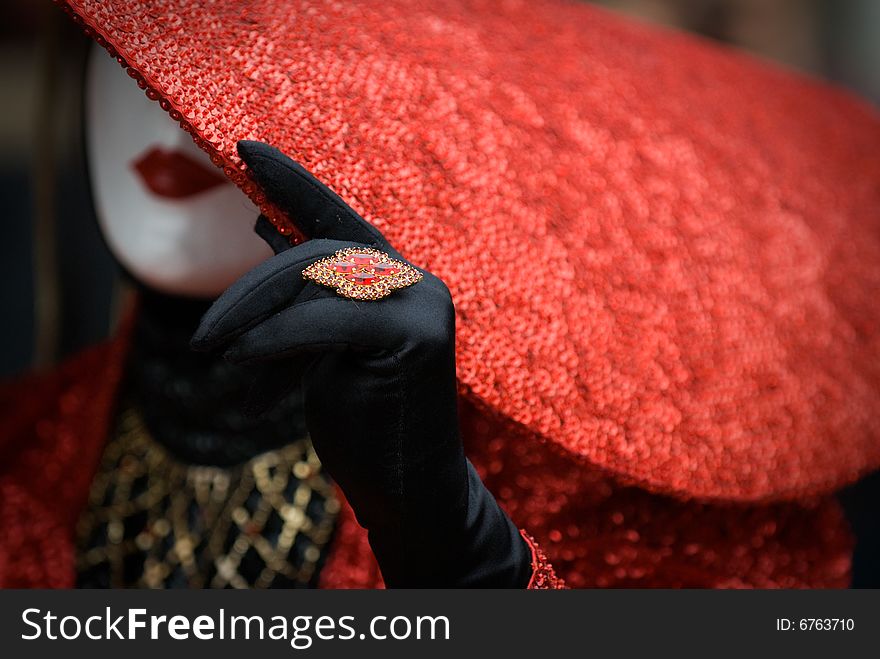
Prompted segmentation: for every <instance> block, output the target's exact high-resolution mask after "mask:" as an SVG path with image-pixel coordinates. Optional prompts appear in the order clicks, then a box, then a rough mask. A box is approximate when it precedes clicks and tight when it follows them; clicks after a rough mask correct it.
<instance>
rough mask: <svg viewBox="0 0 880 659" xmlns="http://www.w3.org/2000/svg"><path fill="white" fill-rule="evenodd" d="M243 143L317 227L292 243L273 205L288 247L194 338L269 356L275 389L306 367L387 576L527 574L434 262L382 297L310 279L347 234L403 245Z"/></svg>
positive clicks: (337, 469) (326, 457)
mask: <svg viewBox="0 0 880 659" xmlns="http://www.w3.org/2000/svg"><path fill="white" fill-rule="evenodd" d="M238 151H239V154H240V155H241V157H242V159H243V160H244V161H245V163H247V165H248V168H249V169H250V172H251V174H252V176H253V177H254V179H255V180H256V181H257V182H258V183H259V184H260V185H261V187H262V188H263V190H264V192H265V193H266V195H267V197H268V199H269V200H270V201H272V203H274V204H275V205H276V206H277V207H278V208H280V209H281V210H283V211H284V212H285V213H286V214H287V215H288V217H290V218H292V219H294V220H295V221H296V222H297V224H298V226H299V228H300V229H301V230H302V232H303V233H304V234H305V235H306V236H307V237H308V238H310V240H307V241H306V242H304V243H303V244H302V245H299V246H296V247H293V248H289V245H288V244H286V241H283V240H278V239H277V237H274V236H272V235H271V233H270V232H269V233H267V231H266V227H267V226H268V223H267V222H266V221H265V219H261V221H260V222H259V223H258V229H259V232H260V233H261V235H263V236H264V237H265V238H267V239H268V240H269V242H270V244H272V246H273V248H274V249H275V250H276V251H280V250H284V251H281V252H280V253H279V254H278V255H277V256H275V257H273V258H271V259H269V260H268V261H266V262H265V263H263V264H261V265H260V266H258V267H257V268H255V269H254V270H252V271H251V272H249V273H248V274H246V275H245V276H244V277H242V278H241V279H240V280H239V281H237V282H236V283H234V284H233V285H232V286H231V287H230V288H229V289H228V290H227V291H226V292H225V293H223V295H221V296H220V298H219V299H218V300H217V301H216V302H215V303H214V305H213V306H212V307H211V308H210V310H209V311H208V312H207V313H206V314H205V316H204V318H203V319H202V322H201V325H200V327H199V329H198V331H197V332H196V334H195V336H194V337H193V341H192V345H193V347H194V348H196V349H198V350H210V351H217V350H223V351H225V352H224V354H225V357H226V358H227V359H229V360H230V361H233V362H239V363H252V362H269V363H271V366H272V371H273V372H274V373H275V375H276V377H275V378H274V379H273V380H271V382H272V383H273V384H272V385H271V386H270V387H269V390H266V388H265V387H264V396H266V397H267V398H268V399H274V398H276V397H277V396H278V391H280V390H283V389H284V388H285V387H287V388H289V387H290V386H291V383H294V384H298V380H299V379H300V377H301V379H302V387H303V393H304V400H305V414H306V425H307V426H308V429H309V432H310V434H311V437H312V441H313V443H314V446H315V450H316V451H317V453H318V455H319V456H320V458H321V461H322V463H323V465H324V467H325V468H326V469H327V471H328V473H329V474H330V475H331V476H332V477H333V478H334V479H335V480H336V482H337V483H338V484H339V486H340V487H341V488H342V490H343V492H344V493H345V495H346V497H347V499H348V501H349V502H350V504H351V506H352V508H353V509H354V512H355V514H356V515H357V519H358V521H359V522H360V524H361V525H362V526H364V527H365V528H366V529H367V530H368V532H369V539H370V545H371V546H372V548H373V552H374V553H375V555H376V558H377V559H378V562H379V565H380V567H381V569H382V574H383V577H384V579H385V582H386V584H387V585H388V586H390V587H413V586H439V587H445V586H448V587H453V586H490V587H524V586H525V585H526V584H527V582H528V580H529V577H530V558H531V555H530V551H529V548H528V546H527V545H526V544H525V542H524V541H523V539H522V538H521V536H520V534H519V533H518V531H517V529H516V527H515V526H514V525H513V524H512V522H511V521H510V520H509V519H508V517H507V516H506V515H505V514H504V512H503V511H502V510H501V508H500V507H499V506H498V503H497V502H496V501H495V498H494V497H493V496H492V494H491V493H489V491H488V490H486V488H485V486H484V485H483V483H482V482H481V481H480V478H479V476H478V475H477V473H476V472H475V471H474V468H473V466H472V465H471V464H470V463H469V462H468V461H467V460H466V459H465V457H464V451H463V449H462V444H461V439H460V436H459V429H458V417H457V390H456V379H455V312H454V309H453V305H452V299H451V297H450V294H449V290H448V289H447V288H446V286H445V285H444V284H443V282H442V281H440V280H439V279H438V278H437V277H435V276H433V275H432V274H431V273H429V272H425V271H423V270H422V271H421V272H422V273H423V274H424V278H423V279H422V280H421V281H419V282H418V283H416V284H414V285H412V286H409V287H407V288H403V289H400V290H397V291H395V292H393V293H392V294H391V295H390V296H389V297H387V298H384V299H382V300H378V301H354V300H350V299H346V298H342V297H339V296H337V295H336V294H335V292H334V291H333V290H332V289H329V288H326V287H323V286H320V285H318V284H315V283H312V282H308V281H304V280H303V277H302V271H303V269H304V268H305V267H306V266H308V265H309V264H311V263H313V262H315V261H317V260H319V259H321V258H324V257H327V256H330V255H332V254H333V253H334V252H336V251H337V250H339V249H342V248H345V247H357V246H361V247H364V246H367V247H372V248H375V249H379V250H381V251H384V252H387V253H388V254H389V255H391V256H392V257H393V258H396V259H400V260H403V259H402V257H401V256H400V254H399V253H398V252H397V251H396V250H395V249H394V248H393V247H391V245H389V244H388V242H387V241H386V240H385V238H384V237H383V236H382V234H381V233H379V231H378V230H377V229H376V228H375V227H373V226H372V225H370V224H369V223H368V222H366V221H365V220H363V219H362V218H361V217H360V216H358V215H357V213H355V212H354V211H353V210H352V209H351V208H349V206H348V205H347V204H345V202H343V201H342V199H340V198H339V197H338V196H337V195H336V194H335V193H333V192H332V191H331V190H330V189H329V188H327V187H326V186H324V185H323V184H322V183H320V182H319V181H318V180H317V179H315V178H314V177H313V176H312V175H311V174H309V173H308V172H307V171H306V170H305V169H303V167H301V166H300V165H298V164H297V163H295V162H293V161H292V160H290V159H289V158H287V157H286V156H284V155H283V154H282V153H281V152H279V151H278V150H277V149H274V148H272V147H270V146H268V145H265V144H261V143H259V142H239V144H238ZM279 372H280V373H281V374H282V377H281V378H280V379H279V378H278V377H277V375H278V373H279ZM272 389H276V390H275V391H272Z"/></svg>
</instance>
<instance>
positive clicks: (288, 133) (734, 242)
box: [61, 0, 880, 500]
mask: <svg viewBox="0 0 880 659" xmlns="http://www.w3.org/2000/svg"><path fill="white" fill-rule="evenodd" d="M61 4H62V5H64V6H65V7H67V9H68V10H69V11H70V12H71V13H72V14H73V16H74V18H75V20H77V21H78V22H80V23H81V24H82V25H83V26H84V27H85V29H86V31H87V32H88V33H89V34H90V35H91V36H93V37H94V38H96V39H97V40H98V42H99V43H101V44H102V45H104V46H106V47H107V48H108V50H109V51H110V52H111V54H113V55H114V56H116V57H118V59H119V61H120V63H121V64H122V65H123V66H126V67H128V70H129V72H130V74H131V75H132V77H134V78H135V79H136V80H137V81H138V83H139V84H140V85H141V86H142V87H144V88H145V89H146V93H147V94H148V95H149V96H150V97H151V98H154V99H156V100H158V102H159V103H161V104H162V107H164V108H165V109H166V110H167V111H168V112H169V113H170V114H171V116H172V117H173V118H174V119H175V120H177V121H179V122H180V124H181V126H182V127H183V128H184V130H187V131H189V132H190V133H192V135H193V138H194V139H195V140H196V141H197V143H199V144H200V145H201V146H202V147H203V148H204V149H205V150H206V151H208V153H210V154H211V156H212V159H213V161H214V162H215V163H216V164H217V165H218V166H219V167H223V168H224V170H225V172H226V174H227V175H228V176H229V177H230V178H232V179H233V180H234V181H235V183H237V184H238V185H239V186H240V187H241V188H242V189H243V190H244V191H245V192H246V193H247V194H248V195H250V196H251V197H252V198H253V199H254V200H255V201H256V202H257V203H258V204H260V205H261V206H262V207H263V208H264V211H265V212H267V213H268V214H269V215H270V217H271V218H272V220H273V221H274V222H275V223H276V224H277V226H278V227H279V229H280V230H282V231H284V232H288V233H290V232H291V230H292V229H291V224H290V223H289V221H288V219H287V218H285V217H283V216H281V215H280V214H279V213H277V212H274V210H273V209H272V208H269V207H267V206H266V205H265V200H264V198H263V197H262V195H261V193H260V191H259V190H258V189H257V188H256V186H255V185H254V184H253V183H252V182H250V181H249V179H248V178H247V174H246V171H245V169H244V167H243V165H242V163H241V162H240V160H239V158H238V156H237V155H236V151H235V143H236V141H237V140H240V139H251V140H261V141H264V142H268V143H270V144H273V145H275V146H277V147H279V148H280V149H282V150H283V151H285V152H286V153H288V154H289V155H290V156H291V157H293V158H295V159H297V160H299V161H301V162H302V163H303V164H304V165H305V166H306V167H307V168H308V169H310V170H311V171H312V172H314V173H315V174H316V175H317V176H318V177H320V178H321V179H323V180H324V181H326V182H327V183H328V184H329V185H330V186H331V187H333V188H334V189H335V190H336V191H338V192H339V193H340V194H341V195H342V196H343V197H344V198H345V199H346V200H347V201H349V202H350V203H351V204H352V205H353V206H354V207H355V208H356V209H357V210H359V211H360V212H361V213H362V214H363V215H364V216H365V217H366V218H367V219H369V220H370V221H372V222H374V223H375V224H376V225H377V226H378V227H379V228H380V229H381V230H382V231H383V232H385V234H386V235H387V236H388V237H389V239H390V240H391V241H392V242H393V243H394V244H395V245H396V246H397V247H398V248H399V249H400V250H401V251H402V252H403V254H404V255H405V256H406V257H407V258H408V259H409V260H411V261H412V262H414V263H417V264H419V265H423V266H425V267H427V268H429V269H431V270H432V271H433V272H435V273H436V274H437V275H439V276H440V277H442V278H443V279H444V280H445V281H446V282H447V283H448V284H449V286H450V288H451V290H452V292H453V295H454V297H455V301H456V307H457V310H458V315H459V336H458V350H459V377H460V380H461V385H462V388H463V391H464V393H465V394H466V395H467V396H469V397H470V398H471V399H472V400H473V401H474V402H475V403H477V404H478V405H481V406H482V408H483V409H484V410H485V411H488V412H490V413H492V414H497V415H500V416H503V417H506V418H508V419H509V420H510V421H511V423H513V424H516V425H517V426H519V427H520V428H519V429H520V430H528V431H529V432H532V433H535V434H537V435H540V436H541V437H543V438H545V439H546V440H547V441H549V442H552V443H554V444H555V445H557V446H559V447H560V448H561V449H562V450H564V451H566V452H570V453H573V454H576V455H577V456H580V457H582V458H583V459H584V460H586V461H589V462H590V463H594V464H597V465H600V466H602V467H604V468H606V469H608V470H609V471H610V472H611V473H613V474H615V475H617V476H618V477H620V478H622V479H624V480H626V481H629V482H635V483H638V484H641V485H643V486H645V487H647V488H649V489H652V490H654V491H660V492H667V493H673V494H678V495H683V496H688V497H705V498H721V499H731V500H749V499H771V498H785V497H792V496H797V495H802V494H808V493H818V492H820V491H827V490H829V489H831V488H832V487H834V486H838V485H840V484H843V483H845V482H848V481H850V480H852V479H854V478H855V477H856V476H858V475H859V474H861V473H863V472H864V471H865V470H867V469H870V468H873V467H875V466H877V464H878V463H880V442H878V441H877V440H878V434H880V433H878V431H880V334H878V321H880V314H878V308H880V307H878V305H877V304H876V300H877V296H878V292H880V267H878V264H880V230H878V218H880V158H878V157H877V153H880V121H878V116H877V114H876V113H875V112H874V110H873V109H871V108H870V107H868V106H867V105H865V104H862V103H860V102H859V101H857V100H856V99H854V98H852V97H850V96H848V95H847V94H845V93H843V92H841V91H838V90H836V89H833V88H830V87H829V86H827V85H824V84H822V83H819V82H816V81H813V80H809V79H806V78H804V77H801V76H798V75H794V74H791V73H787V72H782V71H779V70H776V69H774V68H771V67H770V66H768V65H766V64H764V63H761V62H758V61H755V60H753V59H751V58H748V57H746V56H743V55H740V54H737V53H734V52H731V51H729V50H726V49H722V48H720V47H718V46H713V45H710V44H708V43H705V42H702V41H699V40H696V39H694V38H691V37H687V36H685V35H681V34H677V33H672V32H668V31H661V30H657V29H654V28H649V27H647V26H644V25H639V24H636V23H631V22H628V21H625V20H623V19H621V18H618V17H616V16H614V15H612V14H609V13H606V12H604V11H601V10H597V9H595V8H591V7H588V6H582V5H577V4H571V3H566V2H540V3H533V2H526V1H525V0H523V1H513V2H511V1H505V2H493V1H490V0H482V1H478V0H474V1H469V2H450V1H449V0H423V1H419V2H412V1H410V0H364V1H361V2H356V3H344V2H323V1H311V2H307V1H303V0H297V1H289V0H284V1H281V0H275V1H267V2H253V3H251V2H212V3H210V5H209V6H208V5H206V4H205V3H199V2H190V1H189V0H101V1H98V0H68V1H67V2H62V3H61Z"/></svg>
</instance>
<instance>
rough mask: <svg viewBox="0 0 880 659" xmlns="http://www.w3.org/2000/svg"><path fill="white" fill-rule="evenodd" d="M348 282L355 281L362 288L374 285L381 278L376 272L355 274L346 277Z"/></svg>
mask: <svg viewBox="0 0 880 659" xmlns="http://www.w3.org/2000/svg"><path fill="white" fill-rule="evenodd" d="M345 278H346V279H348V281H353V282H354V283H355V284H360V285H361V286H366V285H368V284H372V283H373V282H375V281H376V280H377V279H379V277H378V276H377V275H376V273H374V272H355V273H353V274H350V275H346V277H345Z"/></svg>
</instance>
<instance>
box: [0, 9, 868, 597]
mask: <svg viewBox="0 0 880 659" xmlns="http://www.w3.org/2000/svg"><path fill="white" fill-rule="evenodd" d="M597 4H601V5H604V6H606V7H609V8H611V9H614V10H617V11H620V12H623V13H626V14H630V15H632V16H635V17H637V18H638V19H640V20H645V21H650V22H656V23H660V24H663V25H666V26H671V27H675V28H679V29H683V30H686V31H691V32H694V33H698V34H701V35H703V36H705V37H708V38H710V39H715V40H718V41H722V42H726V43H730V44H734V45H736V46H738V47H741V48H744V49H746V50H748V51H750V52H752V53H754V54H756V55H757V56H759V57H763V58H767V59H770V60H775V61H777V62H779V63H781V64H782V65H784V66H788V67H791V68H794V69H798V70H801V71H804V72H808V73H810V74H813V75H817V76H820V77H823V78H826V79H829V80H832V81H835V82H837V83H839V84H841V85H844V86H847V87H849V88H851V89H852V90H854V91H855V92H857V93H858V94H860V95H862V96H864V97H866V98H868V99H870V100H871V101H873V102H874V103H878V102H880V1H878V0H602V1H600V2H598V3H597ZM86 47H87V42H86V40H85V39H84V38H83V37H82V35H81V34H80V33H79V31H78V29H77V28H76V27H75V26H73V24H72V22H71V21H69V19H67V17H66V16H64V15H63V13H62V12H61V11H60V10H59V9H58V8H56V7H55V6H53V5H52V3H51V2H49V0H5V1H4V2H3V3H2V4H0V92H2V101H3V109H2V121H0V202H2V208H3V215H4V220H3V222H2V224H0V268H2V271H0V302H2V306H0V309H2V310H3V316H4V317H3V323H2V330H0V331H2V337H3V341H2V343H0V346H2V347H0V377H8V376H11V375H14V374H16V373H20V372H22V371H24V370H27V369H31V368H36V369H41V368H47V367H50V366H51V365H52V364H54V363H56V362H57V361H58V360H59V359H61V358H63V356H64V355H67V354H69V353H71V352H73V351H75V350H77V349H79V348H81V347H83V346H84V345H88V344H90V343H94V342H95V341H98V340H100V339H101V338H103V337H104V336H106V335H107V333H108V332H109V331H110V328H111V325H112V323H113V319H114V318H115V316H116V314H115V313H114V308H115V306H116V300H118V299H119V297H120V295H121V293H120V291H121V287H120V283H119V278H118V276H117V272H116V269H115V266H114V264H113V262H112V259H111V258H110V257H109V255H108V254H107V252H106V249H105V247H104V245H103V243H102V241H101V238H100V236H99V235H98V233H97V229H96V226H95V222H94V221H93V219H92V217H91V204H90V200H89V196H88V182H87V180H86V178H85V172H84V168H83V162H82V156H81V151H80V148H81V140H80V137H81V136H80V131H81V121H80V94H79V84H80V80H81V75H82V67H83V64H84V57H85V49H86ZM878 481H880V479H878V477H877V476H876V475H875V476H874V477H871V478H868V479H866V480H865V481H863V482H862V483H860V484H859V485H857V486H855V487H853V488H851V489H850V490H848V491H847V492H845V493H844V494H843V500H844V503H845V505H846V508H847V511H848V514H849V517H850V520H851V522H852V524H853V526H854V528H855V529H856V530H857V531H858V532H859V535H860V542H859V545H858V548H857V551H856V566H855V567H856V569H855V574H856V576H855V584H856V585H874V586H878V585H880V531H878V523H880V522H878V517H880V516H878V514H877V503H878V501H880V496H878V492H880V482H878Z"/></svg>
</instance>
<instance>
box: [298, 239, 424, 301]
mask: <svg viewBox="0 0 880 659" xmlns="http://www.w3.org/2000/svg"><path fill="white" fill-rule="evenodd" d="M303 278H304V279H308V280H310V281H313V282H315V283H316V284H321V285H322V286H329V287H330V288H335V289H336V294H337V295H341V296H342V297H347V298H351V299H353V300H380V299H382V298H383V297H387V296H388V295H391V293H393V292H394V291H395V290H397V289H399V288H406V287H407V286H412V285H413V284H415V283H416V282H418V281H419V280H421V278H422V273H421V272H419V271H418V270H416V269H415V268H414V267H412V266H411V265H409V264H408V263H404V262H403V261H398V260H396V259H392V258H391V257H390V256H388V254H386V253H385V252H380V251H379V250H378V249H372V248H369V247H347V248H346V249H341V250H339V251H338V252H336V253H335V254H334V255H333V256H328V257H327V258H324V259H321V260H320V261H316V262H315V263H312V264H311V265H310V266H309V267H307V268H306V269H305V270H303Z"/></svg>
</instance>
